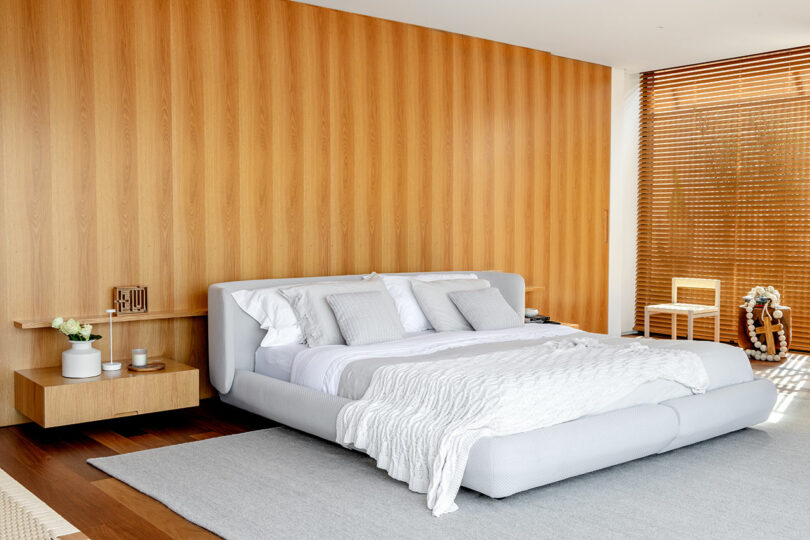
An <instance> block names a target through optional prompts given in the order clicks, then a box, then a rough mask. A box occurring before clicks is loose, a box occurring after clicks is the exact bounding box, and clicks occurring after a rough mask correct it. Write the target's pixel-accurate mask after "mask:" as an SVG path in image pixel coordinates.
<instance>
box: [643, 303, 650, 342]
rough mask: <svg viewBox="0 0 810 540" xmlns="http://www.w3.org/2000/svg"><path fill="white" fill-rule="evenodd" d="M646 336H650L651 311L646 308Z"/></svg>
mask: <svg viewBox="0 0 810 540" xmlns="http://www.w3.org/2000/svg"><path fill="white" fill-rule="evenodd" d="M644 337H650V312H649V310H648V309H647V308H646V307H645V308H644Z"/></svg>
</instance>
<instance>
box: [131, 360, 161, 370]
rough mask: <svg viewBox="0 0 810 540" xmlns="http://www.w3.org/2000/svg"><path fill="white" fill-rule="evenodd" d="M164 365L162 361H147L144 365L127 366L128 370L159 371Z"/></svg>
mask: <svg viewBox="0 0 810 540" xmlns="http://www.w3.org/2000/svg"><path fill="white" fill-rule="evenodd" d="M165 367H166V364H164V363H163V362H149V363H147V364H146V365H145V366H133V365H132V364H130V365H129V366H128V369H129V370H130V371H138V372H147V371H160V370H161V369H164V368H165Z"/></svg>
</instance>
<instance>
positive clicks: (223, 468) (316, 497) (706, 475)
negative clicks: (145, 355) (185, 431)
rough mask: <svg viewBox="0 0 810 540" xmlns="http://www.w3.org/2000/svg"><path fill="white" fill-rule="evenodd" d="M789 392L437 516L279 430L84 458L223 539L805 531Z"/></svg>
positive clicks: (341, 453)
mask: <svg viewBox="0 0 810 540" xmlns="http://www.w3.org/2000/svg"><path fill="white" fill-rule="evenodd" d="M805 395H806V394H805ZM793 398H794V399H793V400H792V402H791V404H790V407H791V409H794V410H792V411H790V412H791V414H790V415H788V416H785V417H784V418H783V419H782V420H781V421H779V422H777V423H766V424H762V425H760V426H758V427H757V428H755V429H747V430H743V431H739V432H736V433H732V434H729V435H726V436H724V437H720V438H717V439H713V440H711V441H707V442H704V443H701V444H698V445H694V446H691V447H688V448H683V449H680V450H676V451H674V452H669V453H667V454H663V455H659V456H652V457H649V458H645V459H642V460H637V461H634V462H631V463H626V464H623V465H618V466H616V467H612V468H610V469H605V470H602V471H597V472H594V473H591V474H587V475H584V476H580V477H577V478H572V479H569V480H565V481H562V482H558V483H556V484H553V485H550V486H545V487H542V488H538V489H534V490H532V491H529V492H525V493H521V494H518V495H514V496H512V497H508V498H506V499H503V500H493V499H490V498H488V497H485V496H482V495H479V494H477V493H475V492H472V491H469V490H465V489H462V491H461V493H460V494H459V496H458V498H457V500H456V502H457V503H458V505H459V510H458V511H456V512H454V513H451V514H447V515H444V516H442V517H440V518H434V517H433V516H432V515H431V513H430V512H429V511H428V509H427V507H426V506H425V496H424V495H421V494H417V493H412V492H410V491H408V489H407V486H406V485H405V484H403V483H400V482H397V481H395V480H392V479H391V478H389V477H388V476H387V475H386V473H385V472H384V471H381V470H379V469H377V468H376V467H375V463H374V461H373V460H371V459H370V458H368V457H367V456H365V455H363V454H360V453H358V452H352V451H349V450H346V449H344V448H341V447H339V446H338V445H336V444H330V443H327V442H325V441H322V440H320V439H316V438H314V437H310V436H307V435H303V434H301V433H298V432H295V431H292V430H288V429H285V428H272V429H266V430H261V431H254V432H250V433H244V434H240V435H231V436H227V437H219V438H216V439H208V440H204V441H199V442H192V443H187V444H181V445H176V446H168V447H163V448H158V449H155V450H146V451H143V452H135V453H131V454H123V455H119V456H113V457H106V458H96V459H91V460H89V462H90V463H91V464H92V465H94V466H96V467H98V468H99V469H101V470H103V471H105V472H106V473H107V474H110V475H111V476H114V477H116V478H118V479H119V480H121V481H123V482H126V483H127V484H129V485H131V486H132V487H134V488H135V489H138V490H139V491H142V492H143V493H146V494H147V495H150V496H152V497H154V498H155V499H157V500H159V501H161V502H162V503H164V504H165V505H166V506H168V507H169V508H171V509H172V510H174V511H175V512H177V513H178V514H180V515H181V516H183V517H184V518H186V519H188V520H189V521H193V522H194V523H197V524H198V525H200V526H202V527H205V528H206V529H209V530H211V531H213V532H215V533H217V534H219V535H220V536H223V537H226V538H234V539H257V538H464V539H466V540H471V539H475V538H493V537H496V538H600V539H601V538H656V539H658V538H713V539H715V538H746V539H754V538H807V537H808V534H810V532H808V527H810V525H808V521H807V517H808V514H810V396H808V397H803V398H799V397H798V395H794V396H793ZM797 413H799V414H797Z"/></svg>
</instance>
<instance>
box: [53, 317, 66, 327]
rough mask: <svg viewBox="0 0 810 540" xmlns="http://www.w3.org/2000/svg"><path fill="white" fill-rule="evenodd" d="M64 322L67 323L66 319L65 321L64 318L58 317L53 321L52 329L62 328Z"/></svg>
mask: <svg viewBox="0 0 810 540" xmlns="http://www.w3.org/2000/svg"><path fill="white" fill-rule="evenodd" d="M63 322H65V319H63V318H62V317H57V318H55V319H54V320H53V321H51V328H57V329H58V328H59V327H60V326H62V323H63Z"/></svg>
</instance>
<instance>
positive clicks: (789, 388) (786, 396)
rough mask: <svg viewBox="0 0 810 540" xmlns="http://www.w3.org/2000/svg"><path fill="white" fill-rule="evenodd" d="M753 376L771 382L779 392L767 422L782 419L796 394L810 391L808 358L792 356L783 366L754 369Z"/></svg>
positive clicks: (809, 357)
mask: <svg viewBox="0 0 810 540" xmlns="http://www.w3.org/2000/svg"><path fill="white" fill-rule="evenodd" d="M754 374H755V375H758V376H760V377H765V378H767V379H770V380H771V381H773V383H774V384H775V385H776V388H777V390H778V391H779V395H778V396H777V398H776V405H775V406H774V408H773V412H772V413H771V415H770V417H769V418H768V422H770V423H776V422H779V421H780V420H781V419H782V418H784V416H785V414H786V413H787V411H788V409H789V408H790V404H791V403H792V402H793V400H794V398H795V397H796V394H797V393H798V392H800V391H807V390H810V356H806V355H799V354H792V355H790V356H788V358H787V360H785V363H784V364H781V365H779V366H775V367H766V368H761V369H754Z"/></svg>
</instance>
